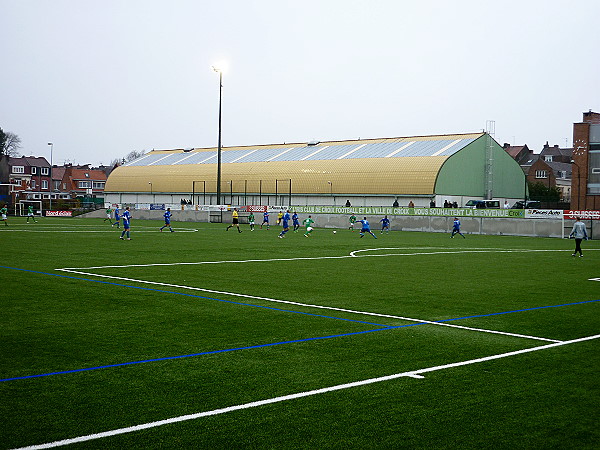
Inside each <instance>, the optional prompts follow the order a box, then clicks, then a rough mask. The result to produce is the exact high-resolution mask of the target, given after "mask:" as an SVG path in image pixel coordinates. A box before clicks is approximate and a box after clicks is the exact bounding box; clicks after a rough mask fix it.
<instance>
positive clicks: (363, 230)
mask: <svg viewBox="0 0 600 450" xmlns="http://www.w3.org/2000/svg"><path fill="white" fill-rule="evenodd" d="M357 222H360V223H362V228H361V229H360V237H363V236H364V235H365V233H369V234H370V235H371V236H373V237H374V238H375V239H377V236H375V234H373V232H372V231H371V226H370V225H369V222H368V221H367V218H366V217H364V218H363V220H357Z"/></svg>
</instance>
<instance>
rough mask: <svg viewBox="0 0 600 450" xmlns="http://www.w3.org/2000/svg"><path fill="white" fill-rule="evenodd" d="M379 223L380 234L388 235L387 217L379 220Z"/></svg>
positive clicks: (388, 221) (388, 222)
mask: <svg viewBox="0 0 600 450" xmlns="http://www.w3.org/2000/svg"><path fill="white" fill-rule="evenodd" d="M380 222H381V234H383V232H384V231H385V232H387V233H388V234H389V232H390V219H388V216H385V217H384V218H383V219H381V220H380Z"/></svg>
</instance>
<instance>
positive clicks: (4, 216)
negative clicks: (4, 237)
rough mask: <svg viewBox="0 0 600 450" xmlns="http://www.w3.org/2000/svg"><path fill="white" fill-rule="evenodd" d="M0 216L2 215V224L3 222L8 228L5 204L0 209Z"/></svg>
mask: <svg viewBox="0 0 600 450" xmlns="http://www.w3.org/2000/svg"><path fill="white" fill-rule="evenodd" d="M0 214H2V222H4V225H6V226H8V208H7V207H6V203H5V204H4V206H3V207H2V209H0Z"/></svg>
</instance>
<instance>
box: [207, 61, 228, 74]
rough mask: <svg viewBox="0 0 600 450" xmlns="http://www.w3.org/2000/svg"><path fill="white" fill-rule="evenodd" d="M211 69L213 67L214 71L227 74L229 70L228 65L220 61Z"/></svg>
mask: <svg viewBox="0 0 600 450" xmlns="http://www.w3.org/2000/svg"><path fill="white" fill-rule="evenodd" d="M211 67H212V70H214V71H215V72H218V73H225V72H226V70H227V63H226V62H224V61H219V62H218V63H216V64H214V65H213V66H211Z"/></svg>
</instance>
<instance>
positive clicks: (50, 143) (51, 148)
mask: <svg viewBox="0 0 600 450" xmlns="http://www.w3.org/2000/svg"><path fill="white" fill-rule="evenodd" d="M48 145H49V146H50V208H49V210H50V211H52V185H53V183H54V181H53V180H52V153H53V151H54V144H53V143H52V142H48Z"/></svg>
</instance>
